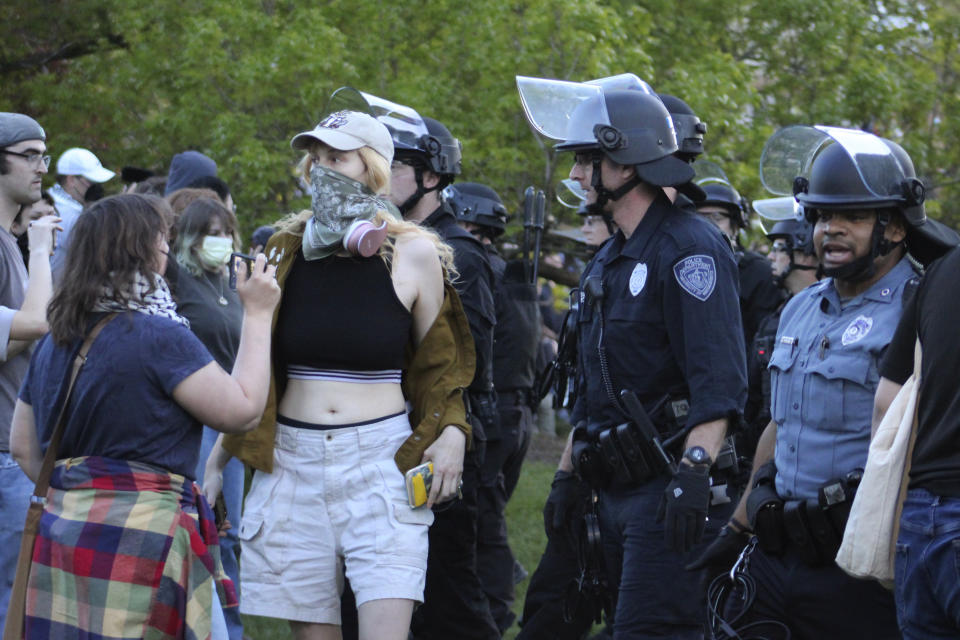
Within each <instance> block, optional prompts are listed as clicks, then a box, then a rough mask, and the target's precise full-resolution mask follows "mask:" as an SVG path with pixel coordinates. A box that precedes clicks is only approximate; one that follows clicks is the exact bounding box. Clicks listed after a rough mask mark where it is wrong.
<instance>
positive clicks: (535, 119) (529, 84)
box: [517, 76, 610, 142]
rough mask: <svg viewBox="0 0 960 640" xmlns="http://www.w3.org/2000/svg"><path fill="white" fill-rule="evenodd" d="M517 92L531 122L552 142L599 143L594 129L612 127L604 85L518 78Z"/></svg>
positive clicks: (524, 112) (535, 128) (532, 125)
mask: <svg viewBox="0 0 960 640" xmlns="http://www.w3.org/2000/svg"><path fill="white" fill-rule="evenodd" d="M517 90H518V91H519V92H520V103H521V104H522V105H523V114H524V115H525V116H526V118H527V122H529V123H530V126H531V127H533V130H534V131H536V132H537V133H538V134H540V135H541V136H543V137H545V138H547V139H548V140H554V141H557V142H560V141H564V142H576V141H590V140H595V139H596V138H595V137H594V135H593V128H594V127H595V126H596V125H598V124H600V125H607V126H609V125H610V116H609V115H608V114H607V105H606V102H605V101H604V99H603V88H602V87H601V86H600V85H597V84H586V83H582V82H566V81H564V80H548V79H546V78H530V77H527V76H517Z"/></svg>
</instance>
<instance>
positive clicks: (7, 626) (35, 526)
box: [3, 313, 117, 640]
mask: <svg viewBox="0 0 960 640" xmlns="http://www.w3.org/2000/svg"><path fill="white" fill-rule="evenodd" d="M115 317H117V314H116V313H111V314H109V315H107V316H104V317H103V318H102V319H101V320H100V321H99V322H98V323H97V324H96V326H94V327H93V330H92V331H90V333H89V334H87V337H86V339H85V340H84V341H83V344H82V345H80V351H79V352H78V353H77V357H76V358H74V359H73V368H72V369H71V370H70V382H69V383H68V384H67V393H66V396H65V397H64V399H63V404H62V405H61V406H60V412H59V413H58V414H57V421H56V423H55V426H54V427H53V434H52V435H51V436H50V446H48V447H47V452H46V454H45V455H44V456H43V465H42V466H41V467H40V474H39V475H38V476H37V485H36V486H35V487H34V489H33V495H32V496H31V497H30V508H29V509H28V510H27V519H26V522H25V523H24V525H23V536H22V537H21V539H20V556H19V558H18V559H17V575H16V578H14V581H13V587H12V588H11V590H10V604H9V606H8V607H7V619H6V621H5V623H4V627H3V640H19V639H20V638H23V623H24V615H25V613H26V604H27V582H28V580H29V578H30V565H31V563H32V562H33V546H34V543H35V542H36V539H37V531H38V530H39V528H40V516H42V515H43V507H44V505H45V504H46V502H47V489H49V488H50V476H52V475H53V467H54V464H55V463H56V461H57V450H58V449H59V448H60V438H61V436H62V435H63V427H64V423H66V415H67V405H68V404H69V403H70V396H71V394H72V393H73V384H74V382H76V381H77V374H79V373H80V368H81V367H83V363H85V362H86V361H87V354H88V353H89V352H90V347H91V346H93V341H94V340H96V339H97V336H98V335H100V332H101V331H102V330H103V328H104V327H105V326H107V323H109V322H110V321H111V320H113V319H114V318H115Z"/></svg>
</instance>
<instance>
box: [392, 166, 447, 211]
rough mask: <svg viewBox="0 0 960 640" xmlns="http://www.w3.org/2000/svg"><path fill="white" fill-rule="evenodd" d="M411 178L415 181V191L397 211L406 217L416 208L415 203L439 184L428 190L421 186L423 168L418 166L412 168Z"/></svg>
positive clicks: (438, 184) (434, 189)
mask: <svg viewBox="0 0 960 640" xmlns="http://www.w3.org/2000/svg"><path fill="white" fill-rule="evenodd" d="M413 176H414V179H415V180H416V181H417V190H416V191H414V192H413V193H412V194H410V197H409V198H407V199H406V200H404V201H403V204H401V205H400V206H399V207H397V209H399V210H400V214H401V215H403V216H406V215H407V213H408V212H409V211H410V210H411V209H413V208H414V207H415V206H417V203H418V202H420V200H421V198H423V196H425V195H427V194H428V193H430V192H431V191H436V190H437V188H438V187H439V186H440V183H437V186H434V187H430V188H429V189H428V188H426V187H424V186H423V167H421V166H419V165H414V166H413Z"/></svg>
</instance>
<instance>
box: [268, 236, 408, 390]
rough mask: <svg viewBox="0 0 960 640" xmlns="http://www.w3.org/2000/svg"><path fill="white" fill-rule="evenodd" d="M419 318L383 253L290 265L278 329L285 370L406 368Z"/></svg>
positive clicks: (277, 344)
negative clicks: (414, 324)
mask: <svg viewBox="0 0 960 640" xmlns="http://www.w3.org/2000/svg"><path fill="white" fill-rule="evenodd" d="M412 322H413V318H412V316H411V314H410V312H409V311H408V310H407V308H406V307H405V306H404V305H403V303H402V302H400V299H399V298H397V293H396V290H395V289H394V288H393V280H392V278H391V277H390V271H389V269H388V268H387V265H386V264H385V263H384V261H383V258H381V257H380V256H378V255H376V256H373V257H371V258H359V257H345V256H344V257H341V256H332V257H329V258H323V259H321V260H305V259H304V257H303V251H299V250H298V251H297V257H296V258H295V259H294V262H293V265H291V267H290V273H289V274H288V275H287V280H286V282H285V283H284V291H283V298H282V299H281V301H280V312H279V315H278V317H277V326H276V330H275V332H274V337H273V339H274V354H275V357H276V359H277V364H280V365H281V366H283V367H284V369H285V368H286V367H287V366H289V365H300V366H306V367H312V368H315V369H347V370H350V371H382V370H386V369H402V368H403V357H404V350H405V348H406V345H407V341H408V340H409V339H410V327H411V324H412Z"/></svg>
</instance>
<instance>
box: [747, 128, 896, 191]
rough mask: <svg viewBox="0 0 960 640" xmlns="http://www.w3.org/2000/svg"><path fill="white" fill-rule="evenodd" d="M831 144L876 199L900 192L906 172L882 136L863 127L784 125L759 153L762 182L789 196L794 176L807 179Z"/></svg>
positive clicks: (773, 189) (771, 188)
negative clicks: (847, 160) (860, 129)
mask: <svg viewBox="0 0 960 640" xmlns="http://www.w3.org/2000/svg"><path fill="white" fill-rule="evenodd" d="M833 144H839V145H840V146H841V147H843V150H844V151H845V152H846V154H847V155H848V156H849V157H850V159H851V160H852V161H853V164H854V166H856V168H857V172H858V174H859V176H860V179H861V181H862V182H863V184H864V186H865V187H866V188H867V189H868V190H869V191H870V192H871V193H872V194H873V195H874V196H876V197H877V198H878V199H882V198H886V197H889V196H891V195H897V194H899V193H900V183H901V182H902V181H903V180H904V179H905V177H906V175H905V173H904V170H903V168H902V167H901V166H900V163H899V162H898V161H897V157H896V156H895V155H894V154H893V151H891V149H890V147H888V146H887V145H886V144H884V142H883V140H881V139H880V138H878V137H877V136H875V135H873V134H872V133H867V132H866V131H859V130H857V129H843V128H840V127H826V126H822V125H817V126H815V127H811V126H806V125H794V126H790V127H784V128H783V129H780V130H779V131H777V132H776V133H774V134H773V135H772V136H771V137H770V139H769V140H767V142H766V144H765V145H764V147H763V154H762V155H761V157H760V180H761V181H762V182H763V186H764V187H766V188H767V190H768V191H770V192H771V193H774V194H776V195H779V196H792V195H793V182H794V179H795V178H797V177H798V176H802V177H804V178H808V179H809V177H810V170H811V168H812V166H813V162H814V160H815V159H816V158H817V156H818V155H819V154H820V152H822V151H823V150H824V149H825V148H826V147H828V146H830V145H833Z"/></svg>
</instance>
